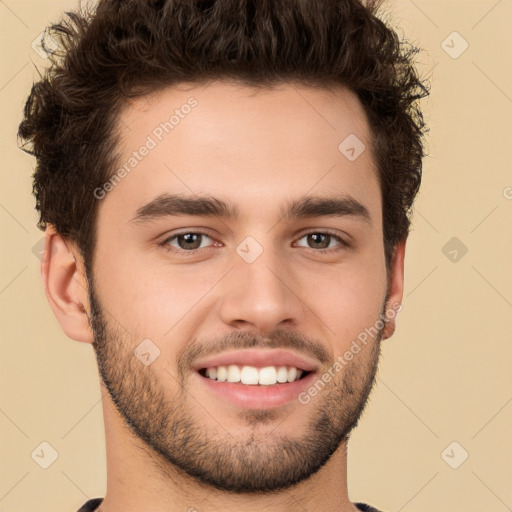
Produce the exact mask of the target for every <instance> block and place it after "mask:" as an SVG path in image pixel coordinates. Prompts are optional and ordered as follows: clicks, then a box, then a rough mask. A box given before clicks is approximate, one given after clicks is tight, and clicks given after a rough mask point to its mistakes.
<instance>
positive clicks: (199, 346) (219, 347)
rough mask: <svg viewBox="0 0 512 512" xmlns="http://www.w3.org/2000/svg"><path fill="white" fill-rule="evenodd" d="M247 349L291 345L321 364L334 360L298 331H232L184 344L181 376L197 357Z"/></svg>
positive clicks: (180, 356) (323, 348)
mask: <svg viewBox="0 0 512 512" xmlns="http://www.w3.org/2000/svg"><path fill="white" fill-rule="evenodd" d="M249 348H274V349H278V348H280V349H283V348H291V349H294V350H297V351H299V352H302V353H303V354H307V355H309V356H310V357H314V358H315V359H317V360H318V361H320V362H321V363H322V364H329V363H331V362H333V361H334V354H331V352H330V351H329V350H328V349H327V348H326V347H325V346H324V345H323V344H322V343H321V342H320V341H318V340H312V339H311V338H309V337H307V336H306V335H305V334H304V333H302V332H300V331H289V330H286V329H276V330H275V331H273V332H272V333H271V334H270V335H268V336H257V335H255V334H254V333H251V332H248V331H235V332H232V333H229V334H228V335H226V336H223V337H219V338H214V339H211V340H209V341H204V342H193V343H191V344H190V345H187V347H185V348H184V349H183V351H182V353H181V354H180V355H179V357H178V364H177V367H178V371H179V373H180V374H181V375H184V374H185V373H186V372H187V371H188V370H189V369H190V367H191V366H192V365H193V363H194V361H195V360H196V359H198V358H199V357H211V356H214V355H216V354H220V353H222V352H226V351H230V350H243V349H249Z"/></svg>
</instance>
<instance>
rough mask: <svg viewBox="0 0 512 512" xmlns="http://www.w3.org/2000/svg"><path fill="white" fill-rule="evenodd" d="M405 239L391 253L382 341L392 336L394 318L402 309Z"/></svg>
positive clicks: (394, 324)
mask: <svg viewBox="0 0 512 512" xmlns="http://www.w3.org/2000/svg"><path fill="white" fill-rule="evenodd" d="M406 241H407V239H405V240H403V241H402V242H400V243H398V244H397V245H396V246H395V248H394V251H393V262H392V265H391V269H390V276H389V290H388V300H387V304H386V311H385V315H386V324H385V326H384V329H383V332H382V339H383V340H385V339H388V338H391V336H393V334H394V332H395V328H396V316H397V314H398V312H399V311H400V309H401V308H402V306H401V304H402V298H403V294H404V259H405V244H406Z"/></svg>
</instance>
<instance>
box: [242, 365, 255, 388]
mask: <svg viewBox="0 0 512 512" xmlns="http://www.w3.org/2000/svg"><path fill="white" fill-rule="evenodd" d="M240 382H241V383H242V384H258V382H259V375H258V368H254V366H244V367H243V368H242V371H241V372H240Z"/></svg>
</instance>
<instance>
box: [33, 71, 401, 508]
mask: <svg viewBox="0 0 512 512" xmlns="http://www.w3.org/2000/svg"><path fill="white" fill-rule="evenodd" d="M191 96H193V97H194V98H195V99H197V102H198V104H197V106H196V107H195V108H194V109H193V110H192V111H191V112H190V114H188V115H187V116H185V117H184V118H183V119H181V120H180V122H179V125H177V126H176V127H175V128H174V129H173V131H172V133H170V134H167V135H165V136H164V137H163V138H162V141H161V142H159V143H158V145H157V147H156V148H154V149H152V150H151V152H150V153H149V154H148V155H147V156H146V157H145V158H144V159H142V160H141V161H140V162H139V163H138V165H137V166H136V168H134V169H133V170H132V171H131V172H130V173H129V174H128V175H127V176H126V177H125V178H124V179H123V180H122V181H121V182H120V183H119V184H118V185H117V186H116V187H115V188H114V189H113V190H111V191H109V192H108V193H107V195H106V197H105V198H104V199H102V200H101V202H100V207H99V212H98V232H97V245H96V250H95V257H94V264H93V269H92V270H93V278H94V279H93V282H92V283H89V282H88V281H87V279H86V275H85V270H84V264H83V261H82V260H81V258H80V253H79V251H78V249H77V247H76V246H75V245H74V244H73V243H71V242H69V241H67V240H63V239H62V238H61V237H60V235H59V234H58V233H56V231H55V229H54V228H53V227H52V226H49V227H48V228H47V231H46V245H45V249H46V251H47V259H43V262H42V268H41V272H42V278H43V282H44V287H45V291H46V295H47V297H48V300H49V303H50V305H51V307H52V309H53V311H54V313H55V315H56V317H57V319H58V321H59V323H60V325H61V326H62V329H63V330H64V332H65V333H66V335H67V336H69V337H70V338H72V339H75V340H78V341H82V342H85V343H91V344H93V346H94V349H95V351H96V355H97V359H98V365H99V371H100V376H101V379H102V380H101V385H102V394H103V413H104V420H105V434H106V446H107V492H106V496H105V500H104V502H103V504H102V506H101V508H100V510H101V511H103V512H117V511H121V510H123V511H125V512H135V511H138V510H151V511H152V512H160V511H164V510H165V511H166V512H169V511H187V510H190V511H192V510H194V509H196V510H197V511H200V512H202V511H217V510H223V511H235V510H236V511H256V510H273V511H276V512H285V511H287V512H288V511H290V512H291V511H296V510H297V507H298V504H300V505H301V506H302V508H301V509H302V510H324V511H326V512H329V511H332V512H334V511H336V512H339V511H345V512H348V511H354V510H356V508H355V506H354V504H353V503H352V502H351V501H350V500H349V497H348V491H347V454H346V449H347V442H348V436H349V433H350V431H351V430H352V429H353V428H354V426H355V425H356V423H357V420H358V418H359V417H360V414H361V412H362V410H363V409H364V406H365V404H366V400H367V398H368V394H369V392H370V390H371V387H372V385H373V382H374V376H375V371H376V368H377V364H378V356H379V350H380V341H381V339H386V338H389V337H390V336H391V335H392V334H393V332H394V329H395V318H394V317H393V318H391V319H390V320H389V321H388V322H386V324H385V326H384V327H383V328H382V329H381V330H380V332H379V335H377V336H375V337H373V338H370V339H369V341H368V343H367V345H365V346H363V347H362V350H361V351H360V352H359V353H358V354H357V355H355V356H354V358H353V359H352V360H351V361H349V362H348V363H347V364H346V366H345V367H344V369H343V370H342V371H339V372H336V373H335V377H334V378H333V379H332V380H331V381H330V383H329V384H328V386H327V387H326V388H325V389H324V390H322V391H321V392H319V393H318V395H317V396H315V397H314V398H311V401H310V402H309V403H308V404H306V405H304V404H301V403H300V402H299V401H298V400H292V401H291V402H289V403H287V404H285V405H284V406H281V407H277V408H272V409H263V410H257V411H256V410H251V409H246V408H242V407H239V406H235V405H233V404H231V403H229V402H227V401H225V400H224V399H221V398H219V397H218V396H216V395H213V394H211V393H210V392H209V391H208V390H207V389H206V388H205V386H204V383H202V382H201V381H200V378H199V377H198V374H197V373H196V372H194V371H193V369H192V368H191V365H190V363H191V362H193V361H194V355H201V356H203V355H210V354H213V352H214V351H215V346H216V344H217V343H220V344H222V346H223V347H225V348H227V347H229V348H245V347H250V346H255V347H263V346H266V347H275V348H285V349H287V350H291V351H294V352H295V353H297V354H303V355H305V356H307V357H308V358H309V359H313V360H314V361H316V362H317V363H318V377H319V378H320V376H321V375H322V374H324V373H325V372H326V371H327V370H328V369H329V368H330V367H331V366H332V364H333V362H334V361H335V360H336V358H337V357H338V356H342V355H343V354H344V353H345V352H346V351H347V350H349V348H350V346H351V344H352V342H353V340H354V339H356V338H357V336H358V335H359V334H360V333H361V332H363V331H364V329H365V328H369V327H371V326H374V325H375V323H376V321H377V320H378V318H379V315H380V314H382V313H383V312H385V311H386V309H389V308H390V305H392V304H395V305H396V304H399V303H401V300H402V295H403V262H404V252H405V241H404V242H403V243H401V244H399V245H397V246H396V247H395V252H394V259H393V264H392V267H391V271H390V274H389V276H388V275H387V274H386V268H385V260H384V246H383V232H382V212H381V209H382V202H381V196H380V188H379V183H378V179H377V175H376V171H375V167H374V161H373V156H372V153H371V141H370V138H369V127H368V124H367V121H366V117H365V115H364V111H363V108H362V106H361V104H360V103H359V101H358V99H357V97H356V96H355V95H354V94H353V93H351V92H350V91H348V90H346V89H343V88H338V89H335V90H330V91H326V90H320V89H312V88H307V87H299V86H296V85H293V86H292V85H290V84H283V85H280V86H279V87H277V88H274V89H269V88H266V89H264V90H260V91H255V90H253V89H252V88H249V87H247V86H242V85H236V84H234V83H230V82H225V81H217V82H212V83H210V84H208V86H206V87H205V86H204V85H190V86H188V87H185V86H184V85H182V86H180V87H173V88H168V89H164V90H162V91H160V92H158V93H155V94H152V95H150V96H146V97H144V98H140V99H137V100H135V101H132V102H131V103H130V104H129V105H127V107H126V109H125V110H124V112H123V113H122V115H121V119H120V122H119V132H120V135H121V138H120V144H119V149H120V162H121V163H122V162H125V161H126V160H127V159H128V158H129V156H130V155H131V154H132V152H133V151H134V150H136V149H137V148H139V147H140V146H141V145H142V144H144V142H145V140H146V137H147V136H148V135H149V134H151V133H152V132H153V130H154V129H155V127H157V126H158V125H159V124H160V123H161V122H162V121H164V120H166V119H168V118H169V114H168V113H169V112H171V113H172V111H173V110H174V109H176V108H180V106H181V105H183V104H184V103H186V101H187V99H188V98H190V97H191ZM241 113H242V114H241ZM349 134H356V135H357V137H358V138H359V139H360V140H362V141H363V142H364V144H365V145H366V150H365V151H364V152H363V153H362V154H361V155H360V156H359V158H357V159H356V160H355V161H353V162H352V161H349V160H348V159H347V158H345V156H343V155H342V154H341V153H340V152H339V150H338V145H339V144H340V142H341V141H342V140H343V139H345V137H347V136H348V135H349ZM333 191H338V192H341V193H344V194H347V195H350V196H351V197H352V198H354V199H356V200H357V201H359V202H360V203H362V204H363V205H364V206H365V207H366V208H367V210H368V212H369V214H370V219H371V223H369V222H365V221H364V220H362V219H361V218H360V217H358V216H354V215H345V216H342V217H339V216H337V217H334V216H322V217H315V218H310V219H290V220H284V219H283V218H282V216H281V214H280V210H281V208H282V207H283V206H284V205H285V204H287V202H289V201H290V200H294V199H300V198H303V197H304V196H305V195H315V196H322V197H327V196H329V197H330V196H332V194H333ZM163 193H172V194H183V195H190V196H193V195H194V194H197V195H200V196H208V197H216V198H219V199H222V200H224V201H231V202H232V203H233V204H235V205H236V206H237V207H238V208H239V210H240V213H241V215H240V217H239V218H237V219H224V218H220V217H208V216H202V217H195V216H174V217H173V216H168V217H165V218H159V219H157V220H154V221H152V222H147V223H138V224H137V223H133V222H130V219H132V217H133V216H134V215H135V213H136V212H137V210H138V209H139V208H140V207H141V206H143V205H145V204H146V203H148V202H149V201H151V200H152V199H154V198H155V197H157V196H159V195H160V194H163ZM198 230H199V231H201V232H204V231H206V232H207V234H208V237H204V238H200V239H199V241H198V243H197V244H196V246H194V247H199V244H201V247H200V248H199V249H197V250H196V251H195V253H194V254H193V255H192V256H190V255H189V256H187V255H186V254H184V253H185V251H186V250H190V249H183V247H187V246H186V245H185V244H184V243H183V240H181V244H182V245H181V246H180V245H179V243H178V239H177V238H174V239H170V240H169V238H170V237H171V236H172V235H174V234H176V232H178V231H179V233H181V234H184V233H187V232H189V233H190V232H192V233H194V232H197V231H198ZM325 230H330V231H333V232H334V233H336V234H337V235H339V236H340V237H342V238H343V240H345V241H346V242H347V243H349V245H348V246H345V245H341V244H340V242H339V240H337V239H336V238H330V239H329V237H328V236H327V237H326V238H324V239H323V240H322V239H321V240H320V241H319V240H318V239H316V240H311V239H310V237H307V236H306V235H307V233H308V232H311V231H312V232H314V233H322V232H325ZM247 236H251V237H253V238H254V239H255V240H257V242H258V243H259V244H260V246H261V247H262V248H263V252H262V253H261V254H260V256H259V257H258V258H257V259H256V260H255V261H254V262H252V263H247V262H246V261H245V260H244V259H242V258H241V257H240V255H239V254H238V253H237V252H236V248H237V247H238V246H239V244H240V243H241V242H242V241H243V240H244V239H245V238H246V237H247ZM165 240H168V242H167V244H168V245H169V244H171V251H166V250H165V247H164V246H163V245H159V244H161V243H162V242H164V241H165ZM323 242H325V245H322V243H323ZM180 247H181V252H180ZM325 247H328V248H331V249H337V250H336V251H333V252H330V253H322V252H321V249H322V248H325ZM172 249H174V252H173V251H172ZM388 278H389V281H388ZM386 298H387V301H386ZM144 339H150V340H151V341H152V342H153V343H154V344H155V345H156V346H157V347H158V349H159V350H160V355H159V357H157V358H156V359H155V360H154V361H153V362H152V363H151V364H150V365H148V366H146V365H144V364H142V363H141V362H140V360H139V359H137V358H136V357H135V356H134V353H133V352H134V350H135V349H136V347H137V346H138V345H139V344H140V343H141V341H142V340H144ZM318 354H324V355H325V360H323V361H320V360H319V359H318V357H317V355H318ZM322 422H323V423H322ZM128 424H129V425H130V428H127V425H128ZM186 435H188V438H187V437H184V436H186ZM306 441H307V442H306ZM285 454H287V455H285ZM220 457H221V459H220ZM219 460H222V464H220V463H219ZM180 466H181V467H180ZM184 468H185V470H184ZM187 469H188V471H187ZM194 471H196V473H195V476H193V475H191V473H194ZM249 485H253V489H252V491H254V490H256V488H258V489H259V490H261V491H263V492H260V493H256V492H249V491H248V486H249ZM244 489H245V491H244ZM191 507H193V508H191Z"/></svg>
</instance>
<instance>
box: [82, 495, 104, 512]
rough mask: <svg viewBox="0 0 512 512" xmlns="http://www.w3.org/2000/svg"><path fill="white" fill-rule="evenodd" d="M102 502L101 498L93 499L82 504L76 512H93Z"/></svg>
mask: <svg viewBox="0 0 512 512" xmlns="http://www.w3.org/2000/svg"><path fill="white" fill-rule="evenodd" d="M102 501H103V498H93V499H92V500H89V501H87V502H86V503H84V504H83V505H82V506H81V507H80V508H79V509H78V510H77V511H76V512H93V511H94V510H96V509H97V508H98V507H99V506H100V504H101V502H102Z"/></svg>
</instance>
